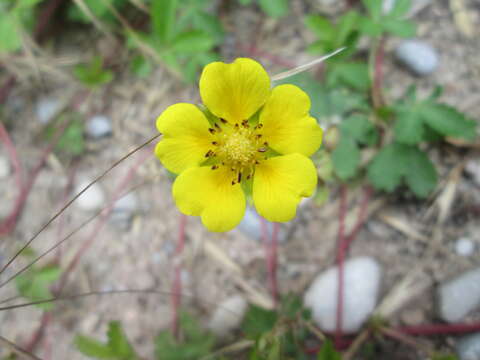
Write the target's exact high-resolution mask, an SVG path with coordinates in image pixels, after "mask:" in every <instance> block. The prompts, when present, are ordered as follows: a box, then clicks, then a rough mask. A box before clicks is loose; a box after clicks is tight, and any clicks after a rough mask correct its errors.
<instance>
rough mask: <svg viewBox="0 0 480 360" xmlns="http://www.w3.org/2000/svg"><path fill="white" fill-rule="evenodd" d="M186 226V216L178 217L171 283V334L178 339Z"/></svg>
mask: <svg viewBox="0 0 480 360" xmlns="http://www.w3.org/2000/svg"><path fill="white" fill-rule="evenodd" d="M186 226H187V216H186V215H184V214H181V215H180V219H179V224H178V239H177V246H176V248H175V264H174V274H173V283H172V295H171V301H172V333H173V336H174V337H175V338H176V339H178V336H179V328H180V327H179V307H180V301H181V297H182V261H181V257H182V254H183V249H184V248H185V228H186Z"/></svg>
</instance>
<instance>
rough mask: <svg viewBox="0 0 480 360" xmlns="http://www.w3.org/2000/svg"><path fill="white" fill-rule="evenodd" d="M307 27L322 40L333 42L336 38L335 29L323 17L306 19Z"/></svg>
mask: <svg viewBox="0 0 480 360" xmlns="http://www.w3.org/2000/svg"><path fill="white" fill-rule="evenodd" d="M305 25H306V26H307V27H308V28H309V29H310V30H312V31H313V32H314V33H315V35H317V36H318V38H319V39H320V40H331V39H333V38H334V37H335V33H336V29H335V27H334V26H333V25H332V23H331V22H330V21H329V20H328V19H326V18H325V17H323V16H320V15H309V16H307V17H305Z"/></svg>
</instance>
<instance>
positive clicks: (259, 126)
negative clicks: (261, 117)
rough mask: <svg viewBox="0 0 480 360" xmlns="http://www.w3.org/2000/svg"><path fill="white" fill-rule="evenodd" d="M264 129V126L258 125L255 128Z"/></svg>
mask: <svg viewBox="0 0 480 360" xmlns="http://www.w3.org/2000/svg"><path fill="white" fill-rule="evenodd" d="M262 127H263V124H257V125H256V126H255V129H261V128H262Z"/></svg>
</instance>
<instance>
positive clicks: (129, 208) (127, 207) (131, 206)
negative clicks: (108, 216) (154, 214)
mask: <svg viewBox="0 0 480 360" xmlns="http://www.w3.org/2000/svg"><path fill="white" fill-rule="evenodd" d="M137 209H138V199H137V197H136V196H135V194H133V193H128V194H126V195H125V196H122V197H121V198H120V199H118V200H117V201H116V202H115V204H114V205H113V211H117V212H119V211H123V212H129V213H134V212H135V211H137Z"/></svg>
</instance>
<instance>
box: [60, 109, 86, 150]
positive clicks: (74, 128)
mask: <svg viewBox="0 0 480 360" xmlns="http://www.w3.org/2000/svg"><path fill="white" fill-rule="evenodd" d="M55 150H56V151H60V152H63V153H66V154H67V155H71V156H79V155H82V154H83V152H84V151H85V139H84V137H83V121H82V120H81V119H80V118H78V117H74V118H73V119H72V121H70V124H69V125H68V126H67V128H66V129H65V131H64V132H63V134H62V136H61V137H60V139H59V140H58V143H57V146H56V147H55Z"/></svg>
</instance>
